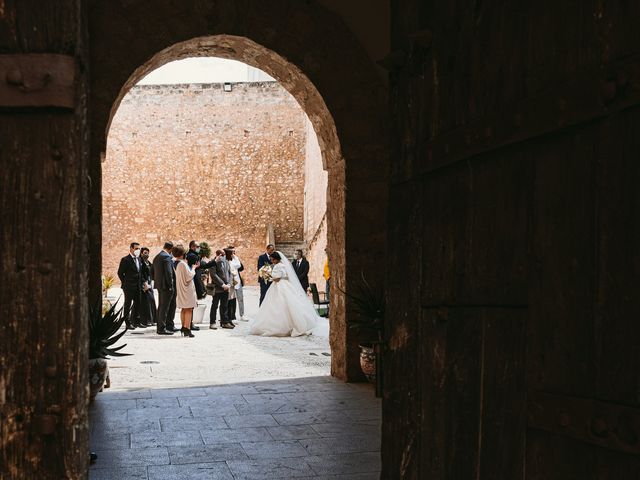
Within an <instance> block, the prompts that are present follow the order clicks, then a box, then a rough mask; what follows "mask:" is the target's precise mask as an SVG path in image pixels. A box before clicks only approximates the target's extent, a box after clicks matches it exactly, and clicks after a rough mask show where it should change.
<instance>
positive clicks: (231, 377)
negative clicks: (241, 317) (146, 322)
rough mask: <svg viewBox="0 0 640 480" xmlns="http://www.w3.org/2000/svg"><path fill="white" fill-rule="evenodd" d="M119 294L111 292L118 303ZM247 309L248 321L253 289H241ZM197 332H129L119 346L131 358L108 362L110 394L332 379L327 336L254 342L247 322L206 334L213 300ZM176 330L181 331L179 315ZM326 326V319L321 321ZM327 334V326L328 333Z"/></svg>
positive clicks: (254, 298) (255, 306)
mask: <svg viewBox="0 0 640 480" xmlns="http://www.w3.org/2000/svg"><path fill="white" fill-rule="evenodd" d="M119 295H120V290H119V289H111V290H110V291H109V297H110V298H111V299H116V298H118V297H119ZM244 296H245V309H246V314H247V316H249V317H251V316H252V315H254V314H255V313H256V312H257V310H258V296H259V290H258V288H257V287H246V288H245V289H244ZM204 302H206V304H207V309H206V311H205V314H204V320H203V322H204V323H202V324H200V327H201V330H200V331H197V332H194V335H195V338H183V337H181V336H179V332H176V334H175V335H173V336H160V335H156V333H155V327H152V328H146V329H136V330H133V331H130V332H128V333H127V334H126V335H125V336H124V337H123V338H122V340H121V342H119V344H121V343H126V344H127V346H126V347H125V348H124V349H123V350H122V351H124V352H127V353H132V354H133V355H131V356H128V357H115V358H112V359H111V360H110V361H109V368H110V377H111V390H112V391H117V390H130V389H137V388H167V387H189V386H199V385H216V384H227V383H238V382H247V381H249V382H252V381H263V380H275V379H286V378H297V377H318V376H327V375H329V373H330V364H331V358H330V350H329V339H328V338H327V337H325V336H309V337H297V338H289V337H285V338H276V337H258V336H253V335H249V334H248V322H242V321H239V322H238V324H237V326H236V328H235V329H233V330H224V329H220V328H218V330H209V329H208V321H209V310H210V303H211V297H210V296H207V298H206V299H205V300H204ZM177 318H178V320H177V321H176V326H177V327H179V326H180V321H179V314H178V315H177ZM322 321H323V322H327V320H326V319H322ZM326 330H327V331H328V326H327V328H326Z"/></svg>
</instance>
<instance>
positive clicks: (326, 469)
mask: <svg viewBox="0 0 640 480" xmlns="http://www.w3.org/2000/svg"><path fill="white" fill-rule="evenodd" d="M89 414H90V422H91V447H92V450H93V451H96V452H97V453H98V460H97V462H96V463H95V464H94V465H93V466H92V467H91V471H90V477H89V478H90V479H91V480H106V479H117V480H128V479H136V480H143V479H144V480H165V479H185V480H186V479H189V480H199V479H209V480H210V479H224V480H250V479H256V480H257V479H259V480H268V479H278V478H300V479H316V480H318V479H323V480H325V479H326V480H328V479H335V480H338V479H341V480H369V479H377V478H378V477H379V471H380V420H381V408H380V401H379V399H376V398H375V397H374V391H373V388H372V387H371V386H369V385H366V384H345V383H342V382H340V381H338V380H335V379H333V378H331V377H325V376H323V377H305V378H288V379H284V380H271V381H260V382H249V383H235V384H226V385H215V386H205V387H191V388H174V389H139V390H129V391H120V392H103V393H100V394H99V395H98V397H97V398H96V401H95V402H94V403H93V405H92V406H91V407H90V410H89Z"/></svg>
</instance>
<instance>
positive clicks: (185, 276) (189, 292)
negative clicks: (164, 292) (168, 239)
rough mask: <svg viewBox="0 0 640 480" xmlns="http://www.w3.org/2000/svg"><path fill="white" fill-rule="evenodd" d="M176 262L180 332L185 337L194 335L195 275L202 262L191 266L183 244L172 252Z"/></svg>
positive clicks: (196, 301)
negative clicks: (192, 328)
mask: <svg viewBox="0 0 640 480" xmlns="http://www.w3.org/2000/svg"><path fill="white" fill-rule="evenodd" d="M171 253H172V254H173V256H174V258H175V259H176V260H177V262H176V305H177V306H178V308H180V309H181V311H180V320H181V322H182V328H181V329H180V332H181V334H182V336H183V337H193V336H194V335H193V333H191V321H192V319H193V309H194V308H196V305H197V303H198V299H197V297H196V287H195V285H194V283H193V277H194V276H195V274H196V269H197V268H198V267H199V266H200V262H197V263H195V264H194V268H189V264H188V263H187V260H186V255H185V254H186V252H185V250H184V247H183V246H182V245H176V246H175V247H173V250H172V252H171Z"/></svg>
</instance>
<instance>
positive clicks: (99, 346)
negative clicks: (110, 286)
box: [89, 302, 131, 358]
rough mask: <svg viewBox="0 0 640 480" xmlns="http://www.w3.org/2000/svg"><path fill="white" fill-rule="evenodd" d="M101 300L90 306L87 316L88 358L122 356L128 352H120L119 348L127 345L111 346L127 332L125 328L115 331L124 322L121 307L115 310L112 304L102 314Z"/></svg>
mask: <svg viewBox="0 0 640 480" xmlns="http://www.w3.org/2000/svg"><path fill="white" fill-rule="evenodd" d="M101 307H102V302H100V304H98V305H95V306H94V307H93V308H91V315H90V317H89V358H109V355H111V356H113V357H124V356H126V355H131V354H130V353H120V351H119V350H121V349H123V348H124V347H126V346H127V344H126V343H125V344H124V345H121V346H119V347H115V348H114V347H113V344H114V343H116V342H117V341H118V340H120V338H122V336H123V335H124V334H125V333H126V332H127V328H125V329H124V330H123V331H122V332H120V333H117V332H118V330H120V327H122V324H123V323H124V315H122V309H121V308H119V309H118V310H116V305H115V304H114V305H112V306H111V307H110V308H109V309H108V310H107V311H106V312H105V313H104V314H103V313H102V308H101Z"/></svg>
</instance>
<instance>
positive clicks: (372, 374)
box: [360, 343, 376, 383]
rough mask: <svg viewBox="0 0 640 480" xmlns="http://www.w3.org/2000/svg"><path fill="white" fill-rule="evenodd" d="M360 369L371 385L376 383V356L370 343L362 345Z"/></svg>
mask: <svg viewBox="0 0 640 480" xmlns="http://www.w3.org/2000/svg"><path fill="white" fill-rule="evenodd" d="M360 368H361V369H362V373H364V375H365V377H367V380H369V382H370V383H374V382H375V381H376V354H375V351H374V349H373V345H371V344H370V343H363V344H362V345H360Z"/></svg>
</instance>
